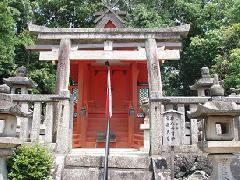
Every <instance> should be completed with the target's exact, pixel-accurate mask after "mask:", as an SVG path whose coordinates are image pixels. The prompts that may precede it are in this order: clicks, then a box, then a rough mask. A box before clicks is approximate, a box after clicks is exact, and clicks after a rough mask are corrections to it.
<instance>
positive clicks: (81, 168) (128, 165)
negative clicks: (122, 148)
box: [62, 153, 153, 180]
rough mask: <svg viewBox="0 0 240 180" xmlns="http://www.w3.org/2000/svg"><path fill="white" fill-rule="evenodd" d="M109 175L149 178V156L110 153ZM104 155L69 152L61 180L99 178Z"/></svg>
mask: <svg viewBox="0 0 240 180" xmlns="http://www.w3.org/2000/svg"><path fill="white" fill-rule="evenodd" d="M108 165H109V173H108V175H109V177H108V179H114V180H125V179H126V180H139V179H141V180H151V179H153V177H152V176H153V172H152V171H151V158H150V157H149V156H148V155H145V154H136V155H127V154H124V155H123V154H122V155H117V154H116V155H115V154H114V155H110V156H109V162H108ZM103 166H104V156H103V155H101V154H92V155H88V154H75V153H72V154H69V155H67V156H66V158H65V166H64V170H63V176H62V179H63V180H79V179H84V180H85V179H86V180H98V179H99V180H101V179H102V178H103Z"/></svg>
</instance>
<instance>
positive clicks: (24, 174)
mask: <svg viewBox="0 0 240 180" xmlns="http://www.w3.org/2000/svg"><path fill="white" fill-rule="evenodd" d="M52 165H53V160H52V157H51V155H50V153H49V152H47V151H46V149H45V148H43V147H41V146H40V145H32V146H27V145H23V146H20V147H19V148H18V149H17V150H16V151H14V153H13V155H12V156H11V157H10V158H9V160H8V172H9V173H8V177H9V179H11V180H33V179H34V180H48V179H49V175H50V170H51V168H52Z"/></svg>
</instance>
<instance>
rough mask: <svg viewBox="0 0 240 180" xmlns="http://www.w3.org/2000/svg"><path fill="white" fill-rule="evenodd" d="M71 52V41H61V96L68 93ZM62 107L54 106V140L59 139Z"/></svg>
mask: <svg viewBox="0 0 240 180" xmlns="http://www.w3.org/2000/svg"><path fill="white" fill-rule="evenodd" d="M70 51H71V40H70V39H61V41H60V48H59V54H58V66H57V79H56V94H58V95H60V94H61V92H64V91H68V85H69V76H70V57H69V56H70ZM59 107H62V105H61V104H60V103H56V104H54V112H53V114H54V118H53V140H55V139H56V138H57V137H56V136H57V127H58V123H59V122H58V120H60V119H61V114H60V113H61V112H62V111H61V110H60V109H59Z"/></svg>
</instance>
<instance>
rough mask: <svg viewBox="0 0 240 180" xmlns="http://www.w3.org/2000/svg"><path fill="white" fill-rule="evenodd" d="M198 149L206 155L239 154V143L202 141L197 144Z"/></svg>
mask: <svg viewBox="0 0 240 180" xmlns="http://www.w3.org/2000/svg"><path fill="white" fill-rule="evenodd" d="M198 146H199V148H200V149H201V150H202V151H203V152H206V153H220V154H225V153H239V152H240V141H204V142H199V143H198Z"/></svg>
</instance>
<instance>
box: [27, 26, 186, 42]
mask: <svg viewBox="0 0 240 180" xmlns="http://www.w3.org/2000/svg"><path fill="white" fill-rule="evenodd" d="M28 28H29V31H30V32H32V33H33V34H35V35H37V36H38V39H39V40H50V41H51V40H60V39H63V38H69V39H74V40H78V41H84V40H85V41H86V40H91V41H93V42H94V41H99V40H109V39H111V40H128V41H136V40H145V39H149V38H154V39H156V40H158V41H159V40H160V41H179V40H180V39H181V38H182V37H185V36H187V34H188V32H189V30H190V25H189V24H186V25H181V26H175V27H167V28H48V27H44V26H38V25H35V24H29V26H28Z"/></svg>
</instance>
